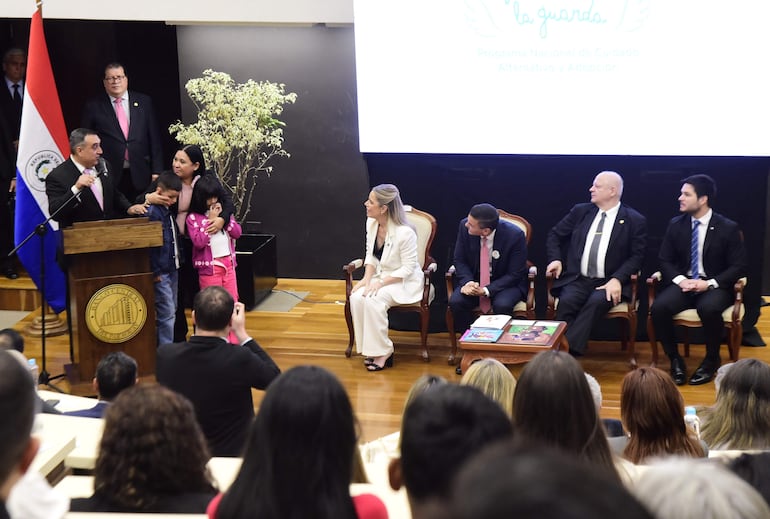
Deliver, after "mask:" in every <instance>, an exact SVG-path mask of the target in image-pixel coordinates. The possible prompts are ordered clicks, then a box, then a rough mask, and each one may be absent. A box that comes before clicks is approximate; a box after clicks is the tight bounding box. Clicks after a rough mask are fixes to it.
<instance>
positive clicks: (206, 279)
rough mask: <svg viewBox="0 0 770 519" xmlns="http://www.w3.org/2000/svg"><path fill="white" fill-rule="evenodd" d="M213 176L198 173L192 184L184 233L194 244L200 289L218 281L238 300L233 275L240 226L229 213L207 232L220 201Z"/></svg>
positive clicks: (217, 214)
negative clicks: (215, 228)
mask: <svg viewBox="0 0 770 519" xmlns="http://www.w3.org/2000/svg"><path fill="white" fill-rule="evenodd" d="M214 182H216V179H214V178H205V177H201V178H200V179H199V180H198V182H197V183H196V185H195V191H193V198H192V200H191V201H190V212H189V213H188V214H187V222H186V223H187V235H188V236H189V237H190V240H191V241H192V244H193V250H192V262H193V267H194V268H195V269H196V270H197V271H198V279H199V281H200V287H201V290H203V289H204V288H206V287H208V286H212V285H218V286H221V287H224V288H225V290H227V291H228V292H230V294H231V295H232V296H233V299H235V300H236V301H238V283H237V281H236V278H235V266H236V262H235V240H236V239H237V238H239V237H240V236H241V226H240V224H239V223H238V222H236V221H235V218H234V217H232V216H231V217H230V221H229V222H227V225H225V226H224V228H222V230H221V231H219V232H216V233H214V234H208V233H207V232H206V228H207V227H208V225H209V221H210V220H212V219H214V218H216V217H217V216H219V214H220V213H221V212H222V204H221V203H220V201H219V198H218V197H217V193H218V190H219V189H221V188H220V186H218V185H215V184H214Z"/></svg>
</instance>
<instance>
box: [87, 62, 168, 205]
mask: <svg viewBox="0 0 770 519" xmlns="http://www.w3.org/2000/svg"><path fill="white" fill-rule="evenodd" d="M103 81H104V90H105V93H104V94H101V95H99V96H97V97H95V98H93V99H90V100H89V101H88V102H87V103H86V105H85V107H84V108H83V116H82V120H81V122H82V126H83V127H84V128H93V129H94V131H96V133H98V134H99V136H100V137H101V138H102V147H103V148H104V158H105V159H106V160H107V163H108V164H109V165H110V171H112V172H113V174H114V175H115V177H116V178H117V180H116V181H115V187H116V188H117V189H119V190H120V191H121V192H122V193H123V194H124V195H126V198H128V199H129V200H135V199H136V197H137V195H138V194H140V193H144V191H145V189H146V188H147V186H149V185H150V182H152V181H153V180H154V179H155V178H157V176H158V174H159V173H160V172H161V171H163V150H162V145H161V134H160V131H159V130H158V123H157V121H156V118H155V109H154V107H153V103H152V99H151V98H150V97H149V96H147V95H145V94H142V93H140V92H136V91H134V90H130V91H129V90H128V75H127V74H126V71H125V69H124V68H123V65H122V64H120V63H110V64H108V65H107V66H106V67H105V69H104V79H103Z"/></svg>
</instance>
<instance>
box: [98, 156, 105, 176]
mask: <svg viewBox="0 0 770 519" xmlns="http://www.w3.org/2000/svg"><path fill="white" fill-rule="evenodd" d="M106 174H107V161H106V160H104V157H99V162H97V163H96V176H97V177H100V176H102V175H106Z"/></svg>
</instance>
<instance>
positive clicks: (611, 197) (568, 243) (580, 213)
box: [546, 171, 647, 356]
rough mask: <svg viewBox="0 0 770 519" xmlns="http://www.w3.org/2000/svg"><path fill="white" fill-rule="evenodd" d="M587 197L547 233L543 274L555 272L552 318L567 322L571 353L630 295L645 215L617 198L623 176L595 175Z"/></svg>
mask: <svg viewBox="0 0 770 519" xmlns="http://www.w3.org/2000/svg"><path fill="white" fill-rule="evenodd" d="M589 192H590V193H591V203H583V204H577V205H575V206H574V207H573V208H572V210H571V211H570V212H569V214H567V216H565V217H564V218H562V220H561V221H560V222H559V223H557V224H556V225H555V226H554V227H553V228H552V229H551V230H550V232H549V233H548V238H547V240H546V251H547V255H548V261H549V263H548V266H547V267H546V274H552V275H553V276H554V277H555V281H554V284H553V295H554V296H555V297H558V298H559V305H558V307H557V309H556V319H558V320H560V321H566V322H567V325H568V326H567V331H566V332H565V335H566V337H567V341H568V342H569V351H570V353H571V354H573V355H576V356H579V355H583V354H584V353H585V351H586V348H587V347H588V338H589V336H590V333H591V328H592V327H593V325H594V324H595V323H596V322H597V321H598V320H599V319H601V318H602V316H604V314H606V313H607V311H608V310H609V309H610V308H612V307H613V306H614V305H616V304H618V303H619V302H620V301H622V300H628V299H629V298H630V297H631V285H630V283H629V281H630V279H631V276H632V275H633V274H636V273H637V272H638V271H639V269H640V268H641V266H642V261H643V259H644V251H645V246H646V244H647V219H646V218H645V217H644V216H642V215H641V214H639V213H638V212H636V211H635V210H633V209H631V208H630V207H628V206H627V205H625V204H622V203H621V202H620V198H621V196H622V195H623V178H622V177H621V176H620V175H619V174H617V173H615V172H614V171H603V172H601V173H599V174H598V175H596V178H595V179H594V182H593V184H592V185H591V188H590V189H589Z"/></svg>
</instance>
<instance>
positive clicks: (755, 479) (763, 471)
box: [727, 452, 770, 504]
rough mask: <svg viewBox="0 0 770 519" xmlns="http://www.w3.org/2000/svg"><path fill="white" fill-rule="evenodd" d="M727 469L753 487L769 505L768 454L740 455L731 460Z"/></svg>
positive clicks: (769, 457)
mask: <svg viewBox="0 0 770 519" xmlns="http://www.w3.org/2000/svg"><path fill="white" fill-rule="evenodd" d="M727 467H728V468H729V469H730V470H732V471H733V472H735V473H736V474H737V475H738V476H740V477H741V479H743V480H744V481H746V482H747V483H748V484H749V485H751V486H752V487H754V488H755V489H756V490H757V492H759V493H760V494H761V495H762V497H763V498H764V499H765V502H766V503H768V504H770V452H759V453H756V454H741V455H740V456H738V457H737V458H733V459H731V460H730V461H729V462H728V463H727Z"/></svg>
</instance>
